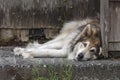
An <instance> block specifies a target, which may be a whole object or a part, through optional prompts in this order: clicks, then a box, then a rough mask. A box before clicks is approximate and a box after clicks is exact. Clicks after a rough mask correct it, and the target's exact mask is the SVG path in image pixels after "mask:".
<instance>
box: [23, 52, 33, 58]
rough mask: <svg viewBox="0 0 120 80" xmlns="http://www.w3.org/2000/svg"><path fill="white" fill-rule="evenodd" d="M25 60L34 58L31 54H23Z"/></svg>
mask: <svg viewBox="0 0 120 80" xmlns="http://www.w3.org/2000/svg"><path fill="white" fill-rule="evenodd" d="M22 56H23V58H33V56H32V55H31V54H30V53H23V54H22Z"/></svg>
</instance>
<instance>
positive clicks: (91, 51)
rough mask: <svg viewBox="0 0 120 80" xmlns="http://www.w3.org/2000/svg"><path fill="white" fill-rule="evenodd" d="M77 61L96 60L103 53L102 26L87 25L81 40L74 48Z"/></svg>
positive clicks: (95, 24)
mask: <svg viewBox="0 0 120 80" xmlns="http://www.w3.org/2000/svg"><path fill="white" fill-rule="evenodd" d="M73 52H74V59H75V60H78V61H80V60H94V59H97V58H99V56H100V55H101V53H102V48H101V33H100V26H99V24H97V23H91V24H87V25H86V26H85V28H84V30H83V31H82V33H81V36H80V39H79V40H78V42H77V43H76V45H75V47H74V50H73Z"/></svg>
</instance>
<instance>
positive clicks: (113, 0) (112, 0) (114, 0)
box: [109, 0, 120, 2]
mask: <svg viewBox="0 0 120 80" xmlns="http://www.w3.org/2000/svg"><path fill="white" fill-rule="evenodd" d="M109 1H111V2H116V1H117V2H119V1H120V0H109Z"/></svg>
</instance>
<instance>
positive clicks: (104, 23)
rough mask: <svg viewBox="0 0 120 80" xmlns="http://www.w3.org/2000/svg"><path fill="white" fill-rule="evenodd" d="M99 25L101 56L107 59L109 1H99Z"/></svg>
mask: <svg viewBox="0 0 120 80" xmlns="http://www.w3.org/2000/svg"><path fill="white" fill-rule="evenodd" d="M100 24H101V35H102V47H103V55H104V56H105V57H108V32H109V0H100Z"/></svg>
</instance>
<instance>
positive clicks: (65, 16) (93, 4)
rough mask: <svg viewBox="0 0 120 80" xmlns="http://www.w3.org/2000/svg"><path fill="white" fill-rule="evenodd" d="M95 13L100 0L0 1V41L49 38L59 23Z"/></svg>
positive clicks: (56, 31)
mask: <svg viewBox="0 0 120 80" xmlns="http://www.w3.org/2000/svg"><path fill="white" fill-rule="evenodd" d="M99 13H100V0H0V42H1V41H2V42H3V41H5V42H8V41H9V40H12V41H23V42H24V41H29V39H35V38H36V39H40V40H44V39H46V38H47V39H50V38H53V37H54V36H55V35H57V33H58V32H59V30H60V29H61V27H62V25H63V23H65V22H67V21H70V20H79V19H82V18H86V17H95V16H97V15H98V14H99ZM5 34H6V35H5ZM43 38H44V39H43ZM2 42H1V43H2ZM8 44H9V43H8ZM8 44H7V45H8ZM12 44H14V43H12Z"/></svg>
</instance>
